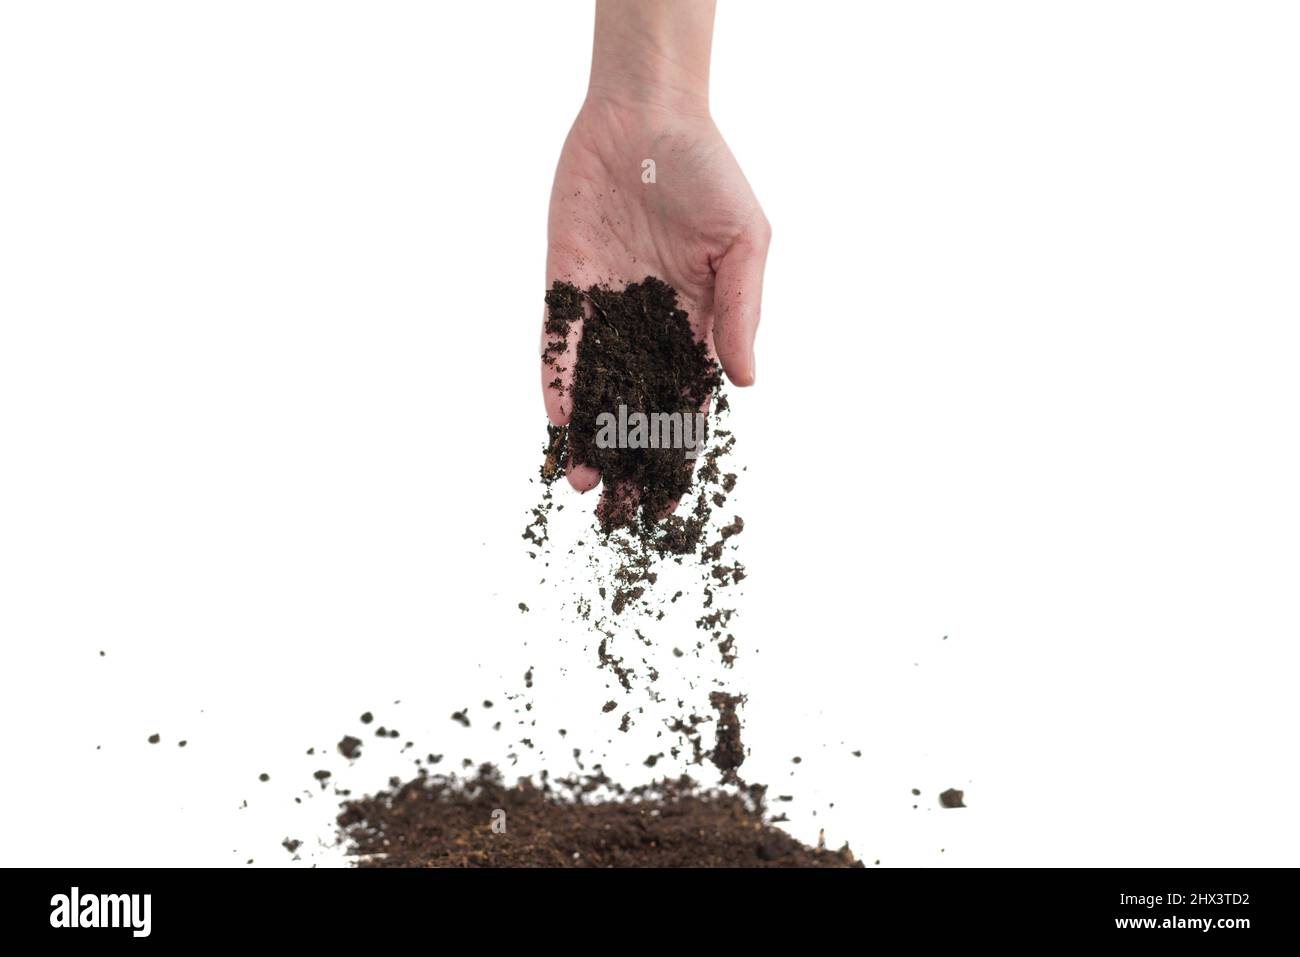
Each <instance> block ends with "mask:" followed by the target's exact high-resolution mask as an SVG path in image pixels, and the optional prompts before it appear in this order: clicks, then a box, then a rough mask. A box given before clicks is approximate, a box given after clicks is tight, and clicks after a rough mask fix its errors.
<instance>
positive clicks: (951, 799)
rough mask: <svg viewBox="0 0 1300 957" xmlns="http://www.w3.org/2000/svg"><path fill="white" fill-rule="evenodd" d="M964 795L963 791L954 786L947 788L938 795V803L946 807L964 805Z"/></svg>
mask: <svg viewBox="0 0 1300 957" xmlns="http://www.w3.org/2000/svg"><path fill="white" fill-rule="evenodd" d="M965 797H966V792H965V791H958V790H957V789H956V788H949V789H948V790H946V791H944V792H943V793H942V794H940V795H939V805H940V806H941V807H947V808H953V807H965V806H966V804H965V803H964V798H965Z"/></svg>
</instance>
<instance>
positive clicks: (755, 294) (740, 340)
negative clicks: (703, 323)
mask: <svg viewBox="0 0 1300 957" xmlns="http://www.w3.org/2000/svg"><path fill="white" fill-rule="evenodd" d="M771 237H772V229H771V227H770V226H768V224H767V220H765V219H764V220H760V221H759V223H758V224H757V225H755V226H753V227H751V228H749V229H747V230H746V231H745V232H744V233H742V234H741V235H740V237H739V238H738V239H737V240H736V241H735V242H734V243H732V244H731V247H730V248H729V249H728V250H727V252H726V253H725V254H724V255H723V257H722V259H721V260H720V261H719V262H718V264H717V265H716V267H715V269H714V287H713V312H714V320H713V342H714V346H715V347H716V348H717V350H718V359H719V360H721V362H722V368H723V370H724V371H725V372H726V373H727V378H728V379H730V380H731V381H732V382H733V383H734V384H735V385H738V386H747V385H753V384H754V337H755V336H756V335H757V333H758V321H759V316H760V314H761V312H762V301H763V267H764V266H765V265H766V264H767V247H768V244H769V243H770V242H771Z"/></svg>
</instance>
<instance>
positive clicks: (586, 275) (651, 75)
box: [542, 0, 771, 491]
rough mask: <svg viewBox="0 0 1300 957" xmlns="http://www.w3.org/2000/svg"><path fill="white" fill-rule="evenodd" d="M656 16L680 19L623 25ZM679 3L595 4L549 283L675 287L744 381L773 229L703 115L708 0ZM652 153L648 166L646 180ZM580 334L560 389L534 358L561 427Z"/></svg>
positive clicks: (592, 481)
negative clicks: (587, 75) (649, 281)
mask: <svg viewBox="0 0 1300 957" xmlns="http://www.w3.org/2000/svg"><path fill="white" fill-rule="evenodd" d="M704 12H707V21H708V22H707V24H706V25H705V27H704V31H705V32H704V36H703V37H702V38H701V36H700V29H701V27H700V24H699V23H698V22H697V23H692V22H691V21H690V14H702V13H704ZM615 14H617V17H615ZM656 14H669V15H673V16H675V18H672V16H670V19H669V20H667V21H657V22H655V23H650V24H648V25H647V24H646V23H644V22H639V23H636V24H631V25H629V23H628V18H629V17H633V18H635V17H641V18H645V17H649V18H654V17H655V16H656ZM685 14H686V15H683V10H682V9H681V7H680V6H679V5H677V4H674V3H671V2H661V3H654V2H649V3H647V2H645V0H640V2H639V3H637V4H633V5H632V6H631V9H626V8H624V6H623V4H621V3H618V2H614V0H602V3H601V5H600V6H598V8H597V39H596V55H595V57H594V58H593V67H592V83H591V90H590V92H589V93H588V97H587V100H586V102H585V103H584V105H583V107H582V110H581V111H580V112H579V114H578V118H577V120H576V121H575V122H574V124H573V128H572V130H570V132H569V136H568V139H567V140H566V141H565V144H564V150H563V152H562V153H561V154H560V162H559V167H558V168H557V170H556V173H555V184H554V186H553V188H552V190H551V208H550V221H549V225H548V249H547V261H546V284H547V288H550V285H551V283H552V282H554V281H555V280H564V281H567V282H570V283H573V284H574V285H576V286H579V287H580V288H586V287H587V286H590V285H592V284H594V283H604V284H608V285H610V286H613V287H616V288H617V287H619V286H622V285H624V284H626V283H627V282H632V281H639V280H641V279H643V278H645V277H646V276H657V277H658V278H660V279H662V280H664V281H665V282H667V283H669V284H670V285H672V286H673V287H674V288H676V290H677V292H678V295H679V299H680V302H681V306H682V308H683V309H685V310H686V311H687V312H688V313H689V314H690V317H691V324H692V327H693V328H694V330H695V334H696V336H697V337H699V338H700V339H702V340H704V341H705V342H707V343H708V346H709V349H710V352H711V353H712V354H714V355H715V356H716V357H717V358H718V359H719V361H720V362H721V363H722V367H723V370H724V371H725V372H726V374H727V377H728V378H729V379H730V380H731V382H732V383H733V384H735V385H737V386H747V385H751V384H752V383H753V381H754V336H755V333H756V332H757V329H758V322H759V313H760V299H761V296H762V285H763V267H764V263H765V261H766V258H767V248H768V242H769V238H770V234H771V229H770V227H769V225H768V223H767V219H766V217H764V215H763V211H762V209H761V208H760V207H759V205H758V201H757V200H756V199H755V198H754V194H753V192H752V191H751V190H750V188H749V184H748V183H747V182H746V181H745V177H744V174H743V173H741V171H740V167H739V165H737V163H736V160H735V158H734V157H733V156H732V155H731V151H730V150H729V149H728V148H727V144H726V143H725V142H723V139H722V136H721V134H719V132H718V129H717V127H716V126H714V124H713V120H712V118H711V117H710V116H709V113H708V105H707V72H708V71H707V50H708V43H709V39H710V35H711V24H712V4H711V3H704V4H699V3H695V4H691V5H690V7H689V9H688V10H686V11H685ZM602 15H604V18H605V20H606V21H607V22H606V23H604V24H602ZM611 18H613V20H612V22H608V21H611ZM602 27H603V28H604V31H605V35H604V43H603V45H602ZM625 28H626V29H625ZM656 30H658V31H659V33H657V34H656V33H655V31H656ZM678 34H684V35H680V36H679V35H678ZM647 36H650V37H651V38H652V39H651V40H649V41H648V40H647V39H646V38H647ZM701 39H702V41H703V49H704V61H705V62H704V66H703V71H702V74H701V70H700V67H699V65H698V62H696V63H695V64H694V65H693V66H692V64H691V62H690V61H691V58H692V57H694V59H695V60H696V61H698V59H699V47H700V43H701ZM647 43H650V46H651V47H652V49H650V50H647V48H646V44H647ZM665 50H669V51H670V53H667V54H666V53H665ZM674 50H675V51H677V55H676V56H674V55H671V51H674ZM701 84H702V85H703V89H701ZM646 160H650V161H651V162H652V163H653V181H649V182H647V180H648V179H650V178H651V177H649V176H648V175H646V174H647V172H648V170H649V169H650V167H649V166H648V164H646V162H645V161H646ZM580 336H581V326H580V324H576V325H575V327H574V329H573V330H571V331H570V334H569V342H568V351H567V352H566V353H564V354H563V355H561V356H559V357H557V362H556V364H557V365H558V366H559V367H561V368H562V369H563V371H562V372H561V373H560V374H559V378H560V380H561V384H560V387H559V388H558V389H557V388H555V387H554V386H552V385H551V383H552V382H553V380H554V379H555V378H556V368H555V367H554V366H549V365H545V364H543V365H542V388H543V392H544V396H545V400H546V412H547V415H548V417H549V418H550V420H551V422H552V423H553V424H555V425H565V424H567V423H568V421H569V412H570V409H571V400H570V397H569V386H570V385H571V383H572V379H573V369H574V365H575V363H576V355H577V343H578V339H579V338H580ZM568 474H569V481H570V483H571V484H572V485H573V486H574V488H576V489H578V490H579V491H587V490H589V489H591V488H594V487H595V485H596V484H597V483H598V482H599V481H600V475H599V473H598V472H597V471H596V470H595V469H593V468H591V467H589V466H583V465H579V466H575V467H573V468H570V469H569V473H568Z"/></svg>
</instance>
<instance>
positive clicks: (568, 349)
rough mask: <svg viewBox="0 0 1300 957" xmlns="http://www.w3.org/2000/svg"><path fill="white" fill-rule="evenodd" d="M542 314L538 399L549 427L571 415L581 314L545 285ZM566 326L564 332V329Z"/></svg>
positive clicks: (567, 298) (565, 422) (550, 287)
mask: <svg viewBox="0 0 1300 957" xmlns="http://www.w3.org/2000/svg"><path fill="white" fill-rule="evenodd" d="M547 288H548V290H549V291H548V292H547V294H546V301H547V305H546V309H545V311H544V312H543V314H542V344H541V357H542V362H541V370H542V399H543V400H544V401H545V403H546V417H547V418H548V419H550V420H551V424H552V425H568V424H569V417H570V415H571V414H572V412H573V398H572V397H573V369H574V366H575V365H576V364H577V361H578V340H579V339H581V338H582V311H581V309H580V308H579V309H576V310H575V309H574V308H573V303H572V302H571V301H570V299H569V297H566V296H564V295H563V294H561V293H558V292H557V291H556V290H554V289H553V284H548V286H547ZM566 326H567V329H566V328H565V327H566Z"/></svg>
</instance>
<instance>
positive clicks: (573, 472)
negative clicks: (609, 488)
mask: <svg viewBox="0 0 1300 957" xmlns="http://www.w3.org/2000/svg"><path fill="white" fill-rule="evenodd" d="M565 474H566V475H568V478H569V484H570V485H572V486H573V487H574V488H575V489H577V490H578V491H579V492H590V491H591V490H592V489H593V488H595V487H596V486H597V485H599V484H600V469H597V468H592V467H591V466H590V465H575V464H574V463H573V459H569V467H568V469H567V470H566V472H565Z"/></svg>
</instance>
